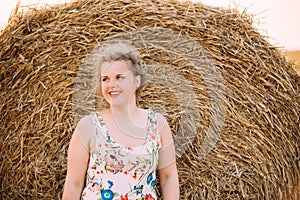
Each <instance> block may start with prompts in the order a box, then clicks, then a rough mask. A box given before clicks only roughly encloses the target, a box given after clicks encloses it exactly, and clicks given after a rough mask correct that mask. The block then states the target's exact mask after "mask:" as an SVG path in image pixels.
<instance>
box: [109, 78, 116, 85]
mask: <svg viewBox="0 0 300 200" xmlns="http://www.w3.org/2000/svg"><path fill="white" fill-rule="evenodd" d="M117 85H118V80H117V79H111V80H110V81H109V86H117Z"/></svg>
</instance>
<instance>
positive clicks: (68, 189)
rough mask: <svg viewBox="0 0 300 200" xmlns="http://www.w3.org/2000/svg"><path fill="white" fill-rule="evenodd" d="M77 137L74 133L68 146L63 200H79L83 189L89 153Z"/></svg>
mask: <svg viewBox="0 0 300 200" xmlns="http://www.w3.org/2000/svg"><path fill="white" fill-rule="evenodd" d="M79 137H80V136H79V134H78V133H76V132H75V133H74V134H73V136H72V139H71V141H70V144H69V150H68V165H67V166H68V167H67V177H66V182H65V185H64V192H63V196H62V199H63V200H76V199H78V200H79V199H80V195H81V192H82V190H83V187H84V181H85V175H86V171H87V167H88V159H89V152H88V151H87V150H86V149H85V148H84V146H83V144H82V142H81V140H80V138H79Z"/></svg>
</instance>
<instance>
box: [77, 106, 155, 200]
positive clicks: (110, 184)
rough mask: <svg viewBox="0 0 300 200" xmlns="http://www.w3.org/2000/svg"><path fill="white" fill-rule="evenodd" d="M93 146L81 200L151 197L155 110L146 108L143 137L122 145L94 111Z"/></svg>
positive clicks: (125, 199)
mask: <svg viewBox="0 0 300 200" xmlns="http://www.w3.org/2000/svg"><path fill="white" fill-rule="evenodd" d="M91 118H92V120H93V123H94V126H95V129H96V147H95V151H93V152H92V153H91V154H90V160H89V166H88V170H87V177H86V185H85V188H84V189H83V192H82V195H81V199H82V200H85V199H86V200H96V199H97V200H111V199H114V200H136V199H139V200H155V199H157V197H156V192H155V189H154V186H155V184H156V183H157V179H156V168H157V165H158V151H159V149H160V147H161V143H160V137H159V133H158V131H157V127H156V126H157V122H156V119H155V112H154V111H152V110H149V111H148V123H147V126H148V132H147V139H146V140H145V142H144V143H143V144H142V145H140V146H135V147H125V146H122V145H120V144H118V143H117V142H116V141H114V140H113V139H112V138H111V137H110V135H109V133H108V131H107V128H106V126H105V124H104V121H103V119H102V118H101V116H100V115H99V114H98V113H96V112H95V113H92V114H91Z"/></svg>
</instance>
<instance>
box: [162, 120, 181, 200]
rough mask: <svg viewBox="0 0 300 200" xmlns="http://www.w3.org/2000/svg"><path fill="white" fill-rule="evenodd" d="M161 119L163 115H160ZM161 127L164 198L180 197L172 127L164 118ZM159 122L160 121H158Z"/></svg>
mask: <svg viewBox="0 0 300 200" xmlns="http://www.w3.org/2000/svg"><path fill="white" fill-rule="evenodd" d="M158 118H160V119H161V117H158ZM160 121H163V124H162V126H161V127H162V128H161V129H160V137H161V144H162V146H161V149H160V150H159V161H158V175H159V181H160V186H161V189H162V195H163V199H164V200H177V199H179V181H178V172H177V166H176V155H175V146H174V141H173V137H172V132H171V130H170V127H169V125H168V123H167V121H166V120H165V118H163V120H162V119H161V120H160ZM158 124H159V122H158Z"/></svg>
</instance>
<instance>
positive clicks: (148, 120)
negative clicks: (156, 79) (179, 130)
mask: <svg viewBox="0 0 300 200" xmlns="http://www.w3.org/2000/svg"><path fill="white" fill-rule="evenodd" d="M94 61H95V63H96V68H97V73H96V78H97V79H98V80H99V82H98V84H97V85H98V86H97V91H98V93H99V95H100V97H101V98H100V99H104V100H105V102H101V104H102V106H101V109H100V110H99V111H98V112H94V113H92V114H90V115H88V116H85V117H83V118H82V119H81V120H80V121H79V122H78V124H77V126H76V129H75V131H74V134H73V136H72V139H71V141H70V145H69V150H68V168H67V176H66V182H65V186H64V192H63V199H64V200H68V199H70V200H74V199H88V200H93V199H95V200H96V199H102V200H111V199H119V200H125V199H128V200H135V199H144V200H153V199H157V195H156V192H155V188H154V186H155V184H156V183H157V182H158V180H157V178H156V172H158V176H159V184H160V186H161V189H162V196H163V199H164V200H176V199H179V183H178V173H177V167H176V158H175V148H174V142H173V138H172V134H171V130H170V127H169V125H168V123H167V121H166V119H165V118H164V117H163V116H162V115H161V114H160V113H156V112H154V111H153V110H150V109H142V108H139V107H138V106H137V104H136V95H137V93H138V92H139V90H138V89H139V87H140V86H141V85H143V84H144V82H145V73H144V70H143V68H142V60H141V58H140V55H139V53H138V51H137V50H136V49H135V48H133V47H132V46H130V45H127V44H121V43H118V44H112V45H111V46H105V47H102V48H99V49H98V51H96V53H95V54H94ZM103 105H107V106H103Z"/></svg>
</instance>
